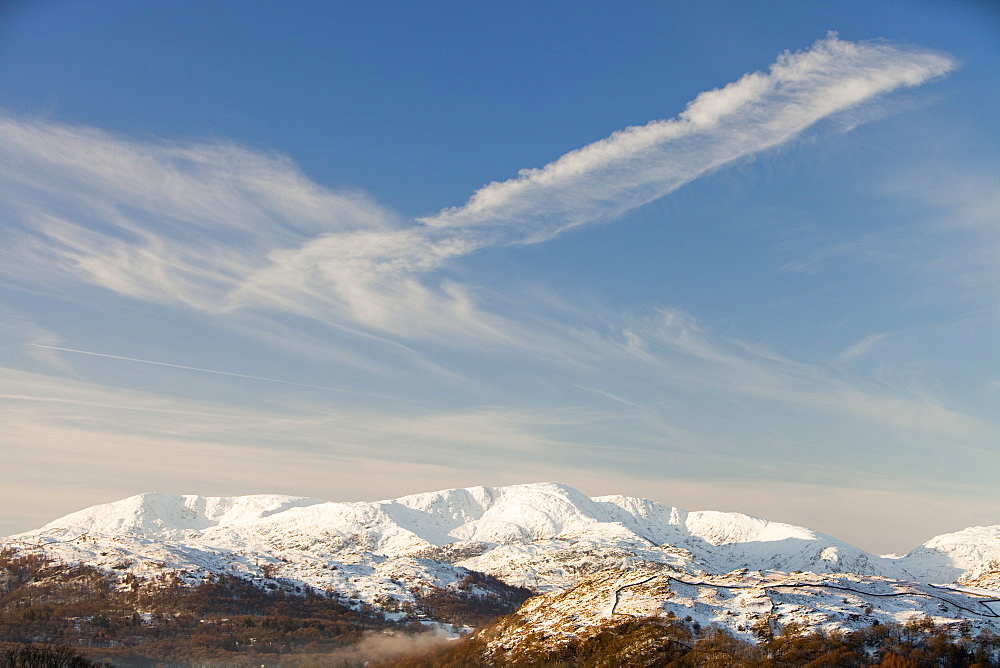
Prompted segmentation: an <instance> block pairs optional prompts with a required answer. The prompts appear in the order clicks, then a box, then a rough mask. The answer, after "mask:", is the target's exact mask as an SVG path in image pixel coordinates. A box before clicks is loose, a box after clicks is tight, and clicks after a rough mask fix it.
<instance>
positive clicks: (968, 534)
mask: <svg viewBox="0 0 1000 668" xmlns="http://www.w3.org/2000/svg"><path fill="white" fill-rule="evenodd" d="M894 561H895V562H896V563H897V564H898V565H899V566H901V567H902V568H904V569H905V570H906V571H907V572H908V573H910V574H911V575H912V576H913V577H915V578H917V579H919V580H922V581H924V582H955V581H958V582H962V583H966V584H971V585H976V586H979V587H992V588H996V589H1000V525H995V526H988V527H970V528H968V529H965V530H964V531H956V532H955V533H948V534H944V535H941V536H937V537H935V538H932V539H930V540H929V541H927V542H926V543H924V544H923V545H921V546H920V547H918V548H916V549H915V550H913V551H911V552H910V553H909V554H907V555H905V556H903V557H900V558H898V559H894Z"/></svg>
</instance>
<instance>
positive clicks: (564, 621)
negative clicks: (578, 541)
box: [481, 569, 1000, 656]
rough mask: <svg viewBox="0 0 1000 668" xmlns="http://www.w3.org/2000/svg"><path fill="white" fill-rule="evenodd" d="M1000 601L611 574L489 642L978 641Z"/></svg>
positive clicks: (917, 590)
mask: <svg viewBox="0 0 1000 668" xmlns="http://www.w3.org/2000/svg"><path fill="white" fill-rule="evenodd" d="M998 608H1000V601H997V600H996V599H994V598H990V597H988V596H985V595H977V594H974V593H970V592H962V591H956V590H950V589H939V588H935V587H933V586H930V585H925V584H917V583H913V582H905V581H901V580H894V579H891V578H884V577H879V576H859V575H853V574H843V573H841V574H836V575H833V574H815V573H794V574H789V573H781V572H775V571H771V572H767V571H765V572H759V571H756V572H754V571H744V570H740V571H734V572H732V573H728V574H725V575H704V576H701V577H692V576H690V575H686V574H679V573H668V572H663V571H656V570H644V569H639V570H628V571H622V570H607V571H603V572H602V573H598V574H596V575H593V576H590V577H587V578H584V579H582V580H581V581H580V582H578V583H577V584H576V585H575V586H573V587H572V588H571V589H569V590H566V591H555V592H549V593H547V594H545V595H542V596H537V597H534V598H532V599H530V600H528V602H526V603H525V604H524V605H523V606H521V608H520V609H519V610H518V611H517V613H515V615H514V616H512V617H507V618H505V619H504V620H502V621H501V622H500V623H498V624H497V625H495V626H494V627H493V628H492V629H489V630H487V631H486V632H485V633H484V634H481V635H482V636H483V638H484V641H485V642H486V643H487V651H488V652H489V653H491V654H492V655H494V656H508V655H509V654H510V653H511V652H512V651H516V652H518V653H519V654H520V655H522V656H524V655H526V654H528V655H530V654H531V653H532V652H536V653H540V654H544V653H545V652H551V651H552V650H554V649H556V650H557V649H558V648H559V647H560V646H564V645H568V644H570V643H573V642H576V641H578V640H579V639H580V638H583V637H586V636H589V635H592V634H595V633H597V632H599V631H600V630H601V629H604V628H608V627H609V626H614V625H615V624H620V623H623V622H625V621H626V620H629V621H630V620H637V619H638V620H641V619H660V620H665V619H676V620H684V621H685V622H686V623H689V624H692V625H697V626H700V627H705V628H708V627H710V626H718V627H721V628H724V629H726V630H727V631H728V632H729V633H730V634H731V635H733V636H735V637H736V638H739V639H741V640H744V641H748V642H750V643H755V642H757V641H759V640H762V639H764V638H767V637H769V636H770V635H772V634H774V635H776V634H778V633H779V632H780V631H781V630H782V629H787V628H790V627H793V625H795V626H799V627H801V628H811V629H815V630H822V631H824V632H827V633H829V632H831V631H835V630H839V631H855V630H858V629H863V628H866V627H870V626H871V625H873V624H886V623H889V622H898V623H901V624H905V623H907V622H910V621H913V620H916V619H919V620H925V619H929V620H930V621H932V622H934V623H935V624H937V625H943V626H945V627H951V626H954V627H960V628H963V630H964V632H965V633H969V634H971V635H973V636H975V635H978V634H979V632H981V631H983V630H984V629H988V630H989V631H990V632H992V633H996V632H997V631H998V630H1000V621H998V618H1000V614H998Z"/></svg>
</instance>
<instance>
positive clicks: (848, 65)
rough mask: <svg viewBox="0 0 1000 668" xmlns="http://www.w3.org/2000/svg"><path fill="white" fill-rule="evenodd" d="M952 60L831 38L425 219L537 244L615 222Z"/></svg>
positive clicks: (940, 70)
mask: <svg viewBox="0 0 1000 668" xmlns="http://www.w3.org/2000/svg"><path fill="white" fill-rule="evenodd" d="M955 66H956V62H955V60H954V59H952V58H951V57H949V56H947V55H944V54H940V53H937V52H932V51H925V50H916V49H907V48H901V47H896V46H892V45H889V44H882V43H868V42H847V41H842V40H840V39H838V38H837V37H836V35H835V34H832V33H831V34H830V35H829V36H828V37H827V38H826V39H824V40H821V41H819V42H817V43H816V44H815V45H813V47H812V48H811V49H809V50H807V51H803V52H798V53H791V52H785V53H784V54H782V55H781V56H780V57H779V58H778V60H777V61H776V62H775V63H774V64H773V65H771V67H770V71H769V72H767V73H764V72H753V73H751V74H747V75H745V76H743V77H742V78H741V79H739V80H738V81H735V82H733V83H731V84H729V85H727V86H725V87H723V88H720V89H716V90H711V91H707V92H704V93H701V94H700V95H698V96H697V97H696V98H695V99H694V100H693V101H692V102H691V103H690V104H689V105H688V106H687V109H686V110H685V111H684V112H683V113H681V114H680V115H679V116H678V117H677V118H675V119H671V120H657V121H652V122H650V123H648V124H646V125H643V126H635V127H629V128H626V129H624V130H621V131H618V132H616V133H614V134H612V135H611V136H610V137H607V138H606V139H602V140H600V141H597V142H594V143H592V144H588V145H587V146H584V147H583V148H580V149H577V150H575V151H572V152H570V153H567V154H566V155H564V156H562V157H561V158H559V159H558V160H556V161H555V162H552V163H550V164H548V165H546V166H545V167H542V168H540V169H526V170H522V171H521V173H520V174H519V176H518V177H517V178H515V179H511V180H508V181H502V182H494V183H491V184H489V185H487V186H485V187H483V188H482V189H480V190H479V191H478V192H476V193H475V195H473V197H472V198H471V199H470V200H469V201H468V202H467V203H466V204H465V205H464V206H461V207H457V208H453V209H446V210H444V211H441V212H440V213H438V214H437V215H435V216H430V217H427V218H424V219H422V222H424V223H426V224H427V225H429V226H434V227H449V228H456V227H457V228H468V227H478V226H491V227H492V226H499V227H502V228H504V229H505V230H506V234H504V235H501V236H500V239H506V240H508V241H523V242H532V241H537V240H544V239H546V238H549V237H551V236H552V235H554V234H557V233H558V232H560V231H562V230H564V229H567V228H570V227H573V226H576V225H580V224H583V223H588V222H594V221H599V220H603V219H608V218H612V217H614V216H616V215H619V214H621V213H622V212H623V211H625V210H628V209H631V208H634V207H636V206H639V205H642V204H644V203H646V202H649V201H652V200H654V199H656V198H659V197H662V196H663V195H666V194H668V193H670V192H672V191H674V190H676V189H677V188H679V187H680V186H682V185H684V184H685V183H688V182H690V181H692V180H694V179H696V178H698V177H699V176H701V175H703V174H705V173H706V172H709V171H711V170H713V169H716V168H718V167H720V166H723V165H725V164H727V163H731V162H733V161H734V160H738V159H740V158H743V157H745V156H749V155H753V154H755V153H758V152H760V151H763V150H766V149H769V148H772V147H775V146H778V145H780V144H782V143H784V142H787V141H788V140H790V139H792V138H793V137H795V136H796V135H798V134H799V133H801V132H802V131H803V130H805V129H807V128H808V127H810V126H811V125H814V124H815V123H817V122H818V121H821V120H822V119H824V118H827V117H829V116H831V115H832V114H835V113H837V112H841V111H844V110H846V109H848V108H851V107H854V106H856V105H858V104H860V103H863V102H865V101H868V100H870V99H872V98H874V97H875V96H877V95H880V94H883V93H887V92H890V91H893V90H896V89H898V88H903V87H909V86H916V85H919V84H922V83H924V82H926V81H928V80H929V79H932V78H934V77H937V76H941V75H943V74H946V73H947V72H949V71H951V70H952V69H954V68H955Z"/></svg>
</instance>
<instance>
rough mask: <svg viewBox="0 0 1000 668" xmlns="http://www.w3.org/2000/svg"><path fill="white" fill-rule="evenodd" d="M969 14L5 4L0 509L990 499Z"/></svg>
mask: <svg viewBox="0 0 1000 668" xmlns="http://www.w3.org/2000/svg"><path fill="white" fill-rule="evenodd" d="M998 73H1000V10H998V9H997V6H996V4H995V3H989V2H972V1H969V2H943V1H942V2H932V1H929V0H928V1H922V2H921V1H914V2H906V3H901V2H875V3H872V2H863V3H852V2H838V3H818V2H815V3H814V2H787V3H785V2H761V3H744V2H704V3H680V2H677V3H674V2H660V3H655V2H642V3H618V2H615V3H610V2H608V3H604V2H587V3H569V2H547V3H537V2H531V3H528V2H523V3H522V2H502V3H501V2H496V3H491V2H476V3H469V2H427V3H402V2H400V3H379V2H372V3H333V2H331V3H311V2H310V3H306V2H302V3H276V2H197V3H195V2H157V1H153V0H150V1H147V2H142V3H133V2H109V1H93V2H57V1H55V0H49V1H47V2H46V1H43V2H14V3H6V4H5V5H4V8H3V9H2V10H0V173H2V181H3V182H4V187H3V188H2V189H0V416H2V422H3V423H4V424H5V425H6V427H5V428H4V430H3V433H2V434H0V456H2V459H3V461H4V471H3V473H2V476H3V479H4V484H3V485H2V489H0V534H8V533H14V532H17V531H22V530H27V529H30V528H34V527H36V526H39V525H41V524H42V523H44V522H46V521H48V520H50V519H52V518H54V517H57V516H59V515H61V514H64V513H67V512H70V511H73V510H76V509H79V508H82V507H84V506H87V505H91V504H94V503H100V502H106V501H112V500H116V499H118V498H122V497H125V496H128V495H131V494H136V493H140V492H145V491H153V490H159V491H172V492H182V493H197V494H204V495H231V494H251V493H264V492H268V493H272V492H276V493H287V494H296V495H307V496H316V497H320V498H324V499H330V500H362V499H377V498H386V497H394V496H399V495H402V494H406V493H412V492H419V491H429V490H433V489H441V488H446V487H459V486H471V485H479V484H484V485H502V484H512V483H519V482H534V481H541V480H553V481H558V482H564V483H568V484H571V485H574V486H576V487H578V488H579V489H581V490H582V491H584V492H586V493H588V494H591V495H599V494H610V493H622V494H630V495H636V496H646V497H649V498H653V499H656V500H658V501H662V502H665V503H669V504H673V505H677V506H680V507H684V508H688V509H692V510H695V509H718V510H736V511H742V512H747V513H751V514H756V515H761V516H764V517H767V518H769V519H775V520H781V521H786V522H792V523H796V524H803V525H806V526H809V527H811V528H814V529H817V530H820V531H824V532H826V533H830V534H833V535H836V536H838V537H840V538H843V539H845V540H848V541H851V542H854V543H855V544H857V545H859V546H860V547H864V548H867V549H871V550H876V551H892V550H894V551H905V550H907V549H909V548H911V547H914V546H915V545H916V544H918V543H920V542H922V541H923V540H925V539H927V538H930V537H931V536H932V535H934V534H937V533H943V532H946V531H952V530H958V529H961V528H964V527H966V526H970V525H976V524H995V523H996V522H997V521H1000V520H998V517H1000V497H998V494H997V486H996V478H997V474H998V472H1000V454H998V447H997V446H998V444H1000V355H998V348H1000V346H998V344H997V341H998V340H1000V308H998V307H1000V261H998V258H1000V216H998V211H1000V180H998V174H1000V161H998V155H1000V152H998V149H1000V142H998V135H1000V130H998V128H997V124H996V122H995V121H996V109H998V108H1000V86H998V85H997V84H998V83H1000V82H998Z"/></svg>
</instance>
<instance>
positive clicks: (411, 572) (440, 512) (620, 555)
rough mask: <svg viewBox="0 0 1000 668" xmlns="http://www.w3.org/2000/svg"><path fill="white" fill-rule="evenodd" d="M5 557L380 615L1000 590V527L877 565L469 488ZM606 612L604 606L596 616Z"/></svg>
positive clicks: (186, 521)
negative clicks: (627, 595) (381, 611)
mask: <svg viewBox="0 0 1000 668" xmlns="http://www.w3.org/2000/svg"><path fill="white" fill-rule="evenodd" d="M3 543H4V545H7V546H11V547H17V548H21V549H39V550H43V551H44V552H45V553H46V555H47V556H49V557H51V558H53V559H57V560H62V561H66V562H78V563H85V564H90V565H94V566H97V567H100V568H108V569H111V568H114V569H115V570H117V571H118V572H121V573H133V574H135V575H137V576H139V577H152V576H155V575H157V574H159V573H162V572H164V571H173V572H178V573H180V574H181V575H182V577H184V578H185V579H186V580H188V581H189V582H198V581H200V580H201V579H202V578H204V577H206V576H208V575H209V574H212V573H230V574H233V575H237V576H239V577H244V578H247V579H251V580H254V581H256V582H260V583H263V582H265V581H271V582H276V581H280V583H281V584H282V586H287V587H290V588H294V587H300V588H313V589H316V590H321V591H336V592H339V593H340V594H341V595H342V596H344V597H346V598H351V599H354V600H357V601H364V602H367V603H372V604H375V603H377V599H380V600H385V597H386V596H388V597H390V598H393V599H395V600H397V601H412V600H413V598H414V596H413V592H412V589H413V588H416V589H418V590H420V589H428V588H430V587H440V586H444V587H454V586H457V583H458V582H461V580H462V579H463V578H464V577H465V576H466V575H467V574H468V570H466V569H471V570H476V571H480V572H484V573H488V574H491V575H494V576H496V577H498V578H500V579H502V580H504V581H505V582H507V583H508V584H513V585H521V586H527V587H530V588H532V589H535V590H536V591H551V590H560V589H565V588H567V587H569V586H571V585H573V584H575V583H577V582H579V581H580V580H581V579H582V578H585V577H588V576H591V575H593V574H596V573H600V572H602V571H604V570H607V569H620V568H621V567H622V565H623V564H626V565H628V566H629V567H632V568H637V569H643V568H646V569H652V570H653V571H659V570H663V569H669V570H672V571H678V572H686V573H689V574H692V575H693V574H696V573H707V574H714V575H719V574H723V573H729V572H731V571H735V570H737V569H745V570H746V571H753V572H757V571H766V572H776V571H780V572H783V573H793V572H795V571H802V572H811V573H827V574H851V575H852V576H865V577H881V578H895V579H899V580H916V581H919V582H923V583H954V582H956V581H959V582H961V583H962V584H964V585H966V586H968V587H973V586H974V587H980V588H986V589H987V590H992V589H997V588H1000V526H994V527H974V528H970V529H966V530H964V531H959V532H956V533H953V534H946V535H944V536H938V537H936V538H933V539H931V540H930V541H928V542H927V543H925V544H924V545H923V546H921V547H919V548H917V549H916V550H914V551H912V552H911V553H909V554H908V555H906V556H904V557H878V556H875V555H873V554H869V553H867V552H865V551H863V550H861V549H859V548H856V547H854V546H852V545H849V544H848V543H845V542H843V541H840V540H837V539H835V538H832V537H830V536H826V535H823V534H821V533H817V532H814V531H811V530H809V529H806V528H803V527H797V526H792V525H789V524H782V523H779V522H769V521H767V520H764V519H761V518H756V517H750V516H748V515H742V514H739V513H726V512H719V511H696V512H688V511H685V510H682V509H679V508H674V507H671V506H667V505H664V504H660V503H656V502H653V501H649V500H647V499H640V498H633V497H627V496H604V497H597V498H589V497H587V496H585V495H584V494H582V493H581V492H579V491H577V490H575V489H573V488H571V487H568V486H566V485H560V484H555V483H535V484H525V485H513V486H509V487H472V488H468V489H452V490H443V491H438V492H429V493H424V494H415V495H411V496H405V497H402V498H398V499H389V500H384V501H376V502H352V503H335V502H328V501H322V500H320V499H312V498H304V497H292V496H281V495H253V496H239V497H202V496H194V495H179V494H164V493H150V494H141V495H138V496H134V497H130V498H128V499H123V500H121V501H117V502H114V503H109V504H104V505H100V506H94V507H92V508H87V509H85V510H81V511H79V512H76V513H72V514H70V515H67V516H65V517H63V518H60V519H58V520H55V521H53V522H50V523H49V524H47V525H45V526H44V527H42V528H40V529H37V530H35V531H29V532H27V533H24V534H20V535H17V536H11V537H9V538H7V539H5V540H4V541H3ZM602 605H605V604H602Z"/></svg>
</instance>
